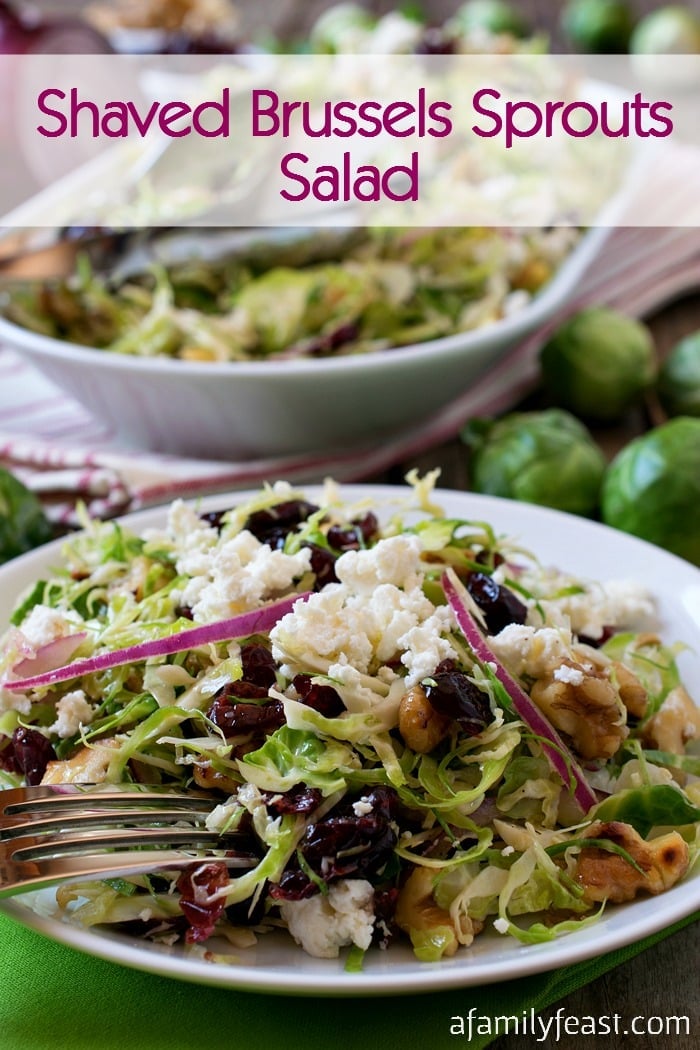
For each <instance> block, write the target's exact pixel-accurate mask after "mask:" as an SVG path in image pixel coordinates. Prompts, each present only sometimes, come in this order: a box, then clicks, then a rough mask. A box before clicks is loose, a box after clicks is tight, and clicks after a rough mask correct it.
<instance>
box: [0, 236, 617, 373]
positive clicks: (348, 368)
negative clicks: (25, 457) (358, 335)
mask: <svg viewBox="0 0 700 1050" xmlns="http://www.w3.org/2000/svg"><path fill="white" fill-rule="evenodd" d="M610 233H611V228H610V227H609V226H592V227H589V228H588V229H587V230H585V231H584V233H583V235H582V237H581V239H580V240H579V242H578V243H577V244H576V245H575V246H574V248H573V249H572V250H571V252H570V253H569V255H568V256H567V257H566V259H565V260H564V261H563V262H562V264H561V265H560V266H559V269H558V270H557V272H556V273H555V275H554V277H552V279H551V280H550V281H549V282H548V283H547V284H546V285H545V286H544V288H543V289H542V291H541V292H538V293H537V294H536V295H535V296H533V298H532V300H531V301H530V302H529V303H528V304H527V305H526V306H525V307H524V308H523V309H522V310H519V311H518V312H516V313H514V314H512V315H511V316H509V317H504V318H500V319H499V320H497V321H493V322H490V323H489V324H486V325H484V326H482V327H480V328H474V329H470V330H468V331H465V332H456V333H453V334H452V335H448V336H442V337H441V338H439V339H429V340H425V341H423V342H420V343H411V344H409V345H407V346H397V347H388V348H386V349H383V350H373V351H371V352H368V353H366V354H346V355H342V356H338V357H318V358H299V359H290V358H286V359H282V360H280V359H279V358H272V359H269V360H257V361H183V360H180V359H179V358H173V357H141V356H138V355H135V354H119V353H115V352H113V351H111V350H108V349H99V348H97V347H91V346H82V345H80V344H78V343H71V342H68V341H66V340H63V339H56V338H54V337H53V336H47V335H43V334H41V333H40V332H35V331H33V330H32V329H30V328H25V327H23V326H22V325H19V324H16V323H15V322H13V321H10V320H8V319H7V318H6V317H3V316H2V315H0V340H3V341H5V342H7V344H8V345H9V346H10V347H12V348H13V349H18V350H20V351H28V352H29V353H30V354H36V355H37V356H39V357H42V358H47V359H54V360H57V361H60V360H64V361H66V360H67V361H70V362H72V363H74V364H82V365H84V366H86V367H88V366H90V367H99V368H100V369H104V370H105V371H111V372H125V371H126V372H136V373H142V374H152V375H156V376H158V375H161V376H162V375H166V374H167V375H170V374H173V370H174V374H178V375H179V374H182V375H183V376H185V377H190V378H194V377H197V376H211V377H212V378H213V377H219V378H220V377H222V376H241V377H242V376H246V377H250V378H254V377H259V378H263V377H267V378H270V377H272V376H273V375H274V376H278V375H280V374H282V373H283V374H284V375H290V376H292V375H295V376H299V375H305V374H309V375H319V374H324V373H326V372H329V373H331V374H339V375H342V374H344V373H350V372H354V371H358V370H359V371H361V370H369V371H370V372H372V371H375V370H377V371H381V370H382V369H383V368H385V367H387V366H391V367H392V368H394V367H396V366H397V365H399V364H400V363H403V364H406V365H410V364H411V363H418V362H422V361H424V359H428V360H430V361H432V362H433V363H434V362H435V357H436V355H438V356H444V357H449V356H452V355H456V354H460V353H464V352H465V351H469V350H473V351H482V350H487V349H490V348H491V347H492V346H493V345H498V344H500V343H501V342H502V341H503V340H507V339H509V338H517V337H518V336H520V335H522V334H525V333H527V332H529V331H530V330H531V329H532V328H534V327H535V326H536V325H537V324H538V323H539V322H540V321H543V320H545V319H547V318H548V317H549V316H550V315H551V314H552V313H553V312H554V310H555V309H556V308H557V306H560V305H563V304H564V302H565V300H566V298H567V296H568V294H569V293H570V292H571V290H572V289H573V288H575V286H576V284H577V283H578V281H579V279H580V278H581V276H582V275H583V273H584V271H585V270H586V268H587V267H588V266H589V265H590V264H591V262H592V261H593V259H594V258H595V257H596V255H597V254H598V252H599V251H600V250H601V248H602V247H603V244H604V242H605V240H606V239H607V237H608V236H609V234H610ZM275 365H281V366H282V368H281V370H278V369H276V368H275Z"/></svg>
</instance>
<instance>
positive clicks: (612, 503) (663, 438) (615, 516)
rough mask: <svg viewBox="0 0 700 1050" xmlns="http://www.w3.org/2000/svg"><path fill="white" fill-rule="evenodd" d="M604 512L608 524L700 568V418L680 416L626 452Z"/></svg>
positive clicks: (610, 477) (618, 460)
mask: <svg viewBox="0 0 700 1050" xmlns="http://www.w3.org/2000/svg"><path fill="white" fill-rule="evenodd" d="M601 509H602V517H603V521H604V522H605V523H606V524H607V525H612V526H613V527H614V528H616V529H622V530H623V531H624V532H631V533H632V534H633V535H634V536H641V538H642V539H645V540H649V542H650V543H655V544H657V546H659V547H665V548H666V550H669V551H672V552H673V553H674V554H678V555H679V556H680V557H681V558H686V559H687V560H688V561H690V562H693V563H694V564H695V565H700V528H699V527H698V522H700V419H691V418H689V417H687V416H679V417H678V418H677V419H672V420H671V421H670V422H669V423H664V424H663V425H662V426H660V427H655V428H654V429H653V430H650V431H649V432H648V433H647V434H644V435H643V436H642V437H639V438H636V439H635V440H634V441H632V442H630V444H629V445H627V446H626V447H625V448H623V449H622V451H621V452H619V453H618V454H617V456H616V457H615V459H614V460H613V461H612V463H611V464H610V466H609V467H608V469H607V471H606V473H605V477H604V479H603V487H602V492H601Z"/></svg>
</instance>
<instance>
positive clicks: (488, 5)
mask: <svg viewBox="0 0 700 1050" xmlns="http://www.w3.org/2000/svg"><path fill="white" fill-rule="evenodd" d="M448 27H449V29H450V31H451V32H453V33H469V32H472V31H473V30H475V29H476V30H479V29H482V30H484V31H485V32H487V33H493V34H494V35H498V34H501V33H503V34H508V35H509V36H515V37H524V36H527V32H528V26H527V23H526V21H525V19H524V18H523V16H522V15H521V14H520V12H519V11H518V10H517V9H516V8H515V7H514V6H513V4H510V3H508V2H507V0H467V3H465V4H462V6H461V7H459V8H458V9H457V10H456V11H455V13H454V15H453V16H452V18H451V19H450V21H449V22H448Z"/></svg>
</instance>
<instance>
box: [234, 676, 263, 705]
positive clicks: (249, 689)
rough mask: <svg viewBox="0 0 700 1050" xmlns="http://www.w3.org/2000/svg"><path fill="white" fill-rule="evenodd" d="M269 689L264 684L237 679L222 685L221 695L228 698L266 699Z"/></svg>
mask: <svg viewBox="0 0 700 1050" xmlns="http://www.w3.org/2000/svg"><path fill="white" fill-rule="evenodd" d="M269 691H270V690H269V689H268V688H267V686H265V685H256V684H255V682H244V681H243V679H242V678H241V679H239V680H238V681H237V682H231V684H230V685H226V686H224V691H223V695H224V696H225V697H227V698H228V699H229V700H233V701H235V700H266V699H267V695H268V693H269Z"/></svg>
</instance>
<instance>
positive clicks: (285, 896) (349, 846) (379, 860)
mask: <svg viewBox="0 0 700 1050" xmlns="http://www.w3.org/2000/svg"><path fill="white" fill-rule="evenodd" d="M364 799H365V801H366V803H367V806H368V807H369V811H368V812H367V813H364V814H361V815H359V816H358V815H357V814H356V813H355V811H354V809H353V803H352V802H351V801H349V800H348V801H347V802H344V803H343V804H342V805H341V806H339V807H337V808H336V809H335V810H333V811H332V812H331V813H330V814H329V815H328V816H326V817H324V818H323V819H322V820H319V821H316V822H315V823H313V824H309V826H308V827H307V829H306V831H305V832H304V835H303V837H302V839H301V841H300V843H299V847H298V853H299V854H300V855H301V856H302V858H303V860H304V863H305V864H306V865H307V866H308V867H309V868H310V869H311V871H312V872H314V874H315V875H316V876H318V878H319V879H321V880H323V881H324V882H333V881H334V880H335V879H341V878H347V877H359V878H364V877H367V876H372V875H376V874H378V873H380V872H381V871H382V869H383V868H384V867H385V865H386V864H387V862H388V861H389V860H390V858H391V857H392V856H393V852H394V847H395V846H396V843H397V840H398V834H397V827H396V823H395V819H396V816H397V813H398V808H399V800H398V796H397V794H396V792H395V791H394V790H393V789H392V788H385V787H379V788H374V789H373V790H372V791H370V792H369V793H368V794H367V795H366V796H364ZM317 892H318V887H317V885H316V883H315V882H314V879H313V878H311V877H309V876H308V875H307V874H306V873H305V872H304V871H303V870H302V868H301V866H300V864H299V861H298V859H297V858H295V860H294V861H292V863H291V864H290V865H289V867H288V868H287V870H286V871H285V872H284V873H283V875H282V877H281V879H280V880H279V882H278V883H277V884H276V885H273V886H271V887H270V896H271V897H272V898H274V899H275V900H302V899H304V898H306V897H311V896H313V894H314V893H317Z"/></svg>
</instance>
